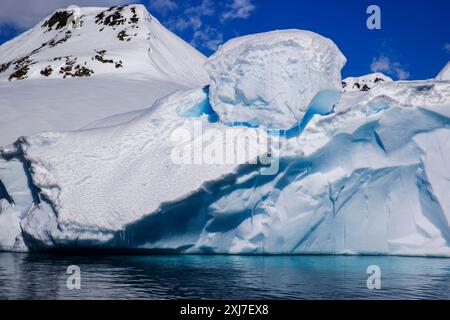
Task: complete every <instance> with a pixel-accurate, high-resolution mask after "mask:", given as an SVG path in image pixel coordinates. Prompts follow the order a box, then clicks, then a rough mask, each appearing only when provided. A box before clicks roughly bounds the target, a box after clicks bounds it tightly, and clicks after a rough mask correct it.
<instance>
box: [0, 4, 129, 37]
mask: <svg viewBox="0 0 450 320" xmlns="http://www.w3.org/2000/svg"><path fill="white" fill-rule="evenodd" d="M132 2H133V1H132V0H131V1H130V0H46V1H36V0H1V4H0V25H2V24H8V25H11V26H13V27H15V28H17V29H19V30H24V29H28V28H30V27H32V26H34V25H35V24H36V23H38V22H39V21H40V20H42V19H43V18H44V17H46V16H48V15H49V14H51V13H52V12H53V11H54V10H55V9H59V8H66V7H68V6H70V5H78V6H80V7H83V6H89V7H95V6H98V7H111V6H114V5H122V4H127V3H132Z"/></svg>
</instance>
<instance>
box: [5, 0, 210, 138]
mask: <svg viewBox="0 0 450 320" xmlns="http://www.w3.org/2000/svg"><path fill="white" fill-rule="evenodd" d="M74 16H77V17H79V20H76V21H79V27H74V26H72V22H71V21H74V19H73V17H74ZM205 61H206V58H205V57H204V56H203V55H202V54H200V53H199V52H198V51H196V50H195V49H194V48H192V47H191V46H190V45H189V44H187V43H185V42H184V41H183V40H181V39H180V38H178V37H177V36H176V35H174V34H173V33H171V32H170V31H168V30H167V29H165V28H164V27H163V26H162V25H161V24H160V23H159V21H158V20H157V19H156V18H154V17H153V16H151V15H150V14H149V13H148V12H147V11H146V9H145V7H144V6H142V5H131V6H124V7H112V8H109V9H108V8H78V9H73V8H72V7H69V8H67V9H60V10H56V11H55V13H54V14H52V15H50V16H49V17H46V18H45V19H43V20H42V21H41V22H40V23H39V24H37V25H36V26H35V27H34V28H32V29H30V30H29V31H27V32H25V33H23V34H22V35H20V36H18V37H16V38H15V39H13V40H11V41H9V42H7V43H5V44H3V45H2V46H0V114H1V116H0V145H6V144H9V143H12V142H14V141H15V140H16V139H17V138H18V137H20V136H25V135H31V134H36V133H39V132H42V131H49V130H75V129H79V128H81V127H84V126H87V125H89V124H90V123H92V122H94V121H96V120H99V119H102V118H105V117H108V116H112V115H115V114H119V113H127V112H130V111H134V110H137V109H143V108H148V107H150V106H151V105H152V104H153V103H154V102H155V101H156V100H157V99H159V98H161V97H163V96H165V95H167V94H169V93H172V92H174V91H176V90H184V89H186V88H192V87H201V86H203V85H205V84H207V83H208V82H209V77H208V74H207V73H206V71H205V70H204V68H203V64H204V63H205Z"/></svg>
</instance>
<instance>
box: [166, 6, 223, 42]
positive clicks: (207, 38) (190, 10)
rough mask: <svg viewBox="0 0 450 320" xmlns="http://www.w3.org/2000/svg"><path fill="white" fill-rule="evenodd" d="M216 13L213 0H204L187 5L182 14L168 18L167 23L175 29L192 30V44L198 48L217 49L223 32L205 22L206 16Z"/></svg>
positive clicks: (170, 27)
mask: <svg viewBox="0 0 450 320" xmlns="http://www.w3.org/2000/svg"><path fill="white" fill-rule="evenodd" d="M215 14H216V10H215V7H214V3H213V1H212V0H202V2H201V3H199V4H198V5H196V6H189V7H186V8H185V9H184V10H183V12H182V14H180V15H177V16H173V17H171V18H169V19H167V20H166V21H165V22H164V23H165V25H166V26H167V27H168V28H169V29H171V30H173V31H186V30H188V29H190V30H192V40H191V41H190V42H191V44H192V45H193V46H195V47H197V48H206V49H209V50H212V51H214V50H216V49H217V46H218V45H220V44H222V43H223V34H222V33H221V32H219V31H218V30H217V29H216V28H212V27H211V26H209V25H208V24H205V23H204V18H205V17H212V16H214V15H215Z"/></svg>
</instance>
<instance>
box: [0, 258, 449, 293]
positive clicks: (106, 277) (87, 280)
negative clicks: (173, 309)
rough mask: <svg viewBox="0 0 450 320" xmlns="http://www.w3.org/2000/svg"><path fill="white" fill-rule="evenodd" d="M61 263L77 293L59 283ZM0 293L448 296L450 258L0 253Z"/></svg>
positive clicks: (62, 275)
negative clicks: (373, 276) (378, 279)
mask: <svg viewBox="0 0 450 320" xmlns="http://www.w3.org/2000/svg"><path fill="white" fill-rule="evenodd" d="M69 265H78V266H80V268H81V286H82V288H81V290H73V291H70V290H68V289H67V287H66V280H67V277H68V275H67V274H66V269H67V267H68V266H69ZM369 265H378V266H380V268H381V271H382V290H380V291H370V290H368V289H367V287H366V280H367V277H368V275H367V274H366V269H367V267H368V266H369ZM0 298H9V299H78V298H83V299H173V298H192V299H450V259H431V258H405V257H334V256H282V257H276V256H273V257H272V256H266V257H261V256H258V257H247V256H92V255H90V256H50V255H38V254H13V253H0Z"/></svg>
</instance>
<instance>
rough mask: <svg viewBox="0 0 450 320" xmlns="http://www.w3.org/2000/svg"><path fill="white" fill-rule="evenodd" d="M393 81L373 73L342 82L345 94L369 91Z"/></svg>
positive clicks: (380, 74)
mask: <svg viewBox="0 0 450 320" xmlns="http://www.w3.org/2000/svg"><path fill="white" fill-rule="evenodd" d="M390 81H392V79H391V78H389V77H388V76H385V75H384V74H382V73H379V72H377V73H371V74H368V75H365V76H362V77H349V78H346V79H344V80H342V89H343V92H356V91H369V90H371V89H372V88H373V87H374V86H376V85H377V84H380V83H384V82H390Z"/></svg>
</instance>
